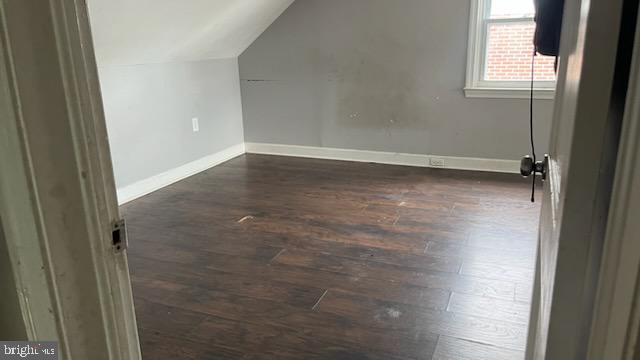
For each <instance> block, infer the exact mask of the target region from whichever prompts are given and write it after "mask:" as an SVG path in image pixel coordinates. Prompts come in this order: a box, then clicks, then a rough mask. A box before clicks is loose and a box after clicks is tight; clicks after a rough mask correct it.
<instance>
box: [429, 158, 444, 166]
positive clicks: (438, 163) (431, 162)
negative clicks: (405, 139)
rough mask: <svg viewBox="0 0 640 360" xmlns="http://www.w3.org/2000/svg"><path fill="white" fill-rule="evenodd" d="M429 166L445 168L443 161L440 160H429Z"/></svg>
mask: <svg viewBox="0 0 640 360" xmlns="http://www.w3.org/2000/svg"><path fill="white" fill-rule="evenodd" d="M429 165H431V166H433V167H442V168H443V167H445V163H444V159H440V158H429Z"/></svg>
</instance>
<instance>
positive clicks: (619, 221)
mask: <svg viewBox="0 0 640 360" xmlns="http://www.w3.org/2000/svg"><path fill="white" fill-rule="evenodd" d="M639 214H640V21H639V22H638V25H637V27H636V36H635V39H634V49H633V58H632V60H631V73H630V77H629V87H628V90H627V101H626V105H625V112H624V120H623V125H622V132H621V138H620V147H619V153H618V159H617V162H616V174H615V178H614V187H613V192H612V196H611V204H610V209H609V216H608V223H607V232H606V236H605V243H604V248H603V252H604V254H603V258H602V263H601V268H600V278H599V281H598V283H599V286H598V291H597V295H596V303H595V306H594V316H593V322H592V326H591V339H590V342H589V359H593V360H597V359H631V358H633V357H634V356H638V355H639V354H640V352H639V351H638V350H640V349H637V347H638V343H637V342H638V335H639V333H638V331H639V327H640V242H639V241H638V234H639V233H640V222H639V221H638V216H639Z"/></svg>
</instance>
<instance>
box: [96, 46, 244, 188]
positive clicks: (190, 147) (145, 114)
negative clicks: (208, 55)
mask: <svg viewBox="0 0 640 360" xmlns="http://www.w3.org/2000/svg"><path fill="white" fill-rule="evenodd" d="M99 71H100V82H101V87H102V96H103V100H104V106H105V114H106V121H107V129H108V133H109V141H110V145H111V155H112V157H113V165H114V172H115V178H116V186H117V187H118V188H121V187H123V186H126V185H130V184H132V183H134V182H136V181H139V180H143V179H146V178H149V177H151V176H154V175H157V174H159V173H162V172H165V171H167V170H171V169H173V168H176V167H178V166H181V165H184V164H186V163H189V162H191V161H195V160H197V159H200V158H202V157H205V156H207V155H211V154H213V153H216V152H218V151H220V150H223V149H226V148H228V147H230V146H233V145H237V144H240V143H242V142H243V129H242V107H241V101H240V85H239V83H238V63H237V59H222V60H207V61H199V62H176V63H165V64H145V65H124V66H102V67H100V69H99ZM194 117H197V118H199V122H200V131H199V132H193V130H192V122H191V119H192V118H194Z"/></svg>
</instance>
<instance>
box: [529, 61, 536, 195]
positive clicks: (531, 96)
mask: <svg viewBox="0 0 640 360" xmlns="http://www.w3.org/2000/svg"><path fill="white" fill-rule="evenodd" d="M535 64H536V50H535V49H534V50H533V54H532V55H531V89H530V90H531V91H530V93H529V138H530V140H531V155H533V164H534V165H533V166H534V167H535V164H536V160H537V159H536V145H535V143H534V141H533V80H534V75H535ZM535 196H536V172H535V171H534V172H533V181H532V182H531V202H536V200H535Z"/></svg>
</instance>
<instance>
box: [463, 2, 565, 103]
mask: <svg viewBox="0 0 640 360" xmlns="http://www.w3.org/2000/svg"><path fill="white" fill-rule="evenodd" d="M471 4H472V5H471V24H470V28H469V51H468V57H467V82H466V86H465V89H464V91H465V95H466V96H467V97H492V98H528V97H529V95H530V86H531V56H532V54H533V33H534V30H535V23H534V21H533V16H534V6H533V0H472V1H471ZM554 62H555V58H554V57H550V56H542V55H537V56H536V59H535V72H534V89H535V91H534V94H535V97H536V98H541V99H553V96H554V89H555V80H556V76H555V70H554Z"/></svg>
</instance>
